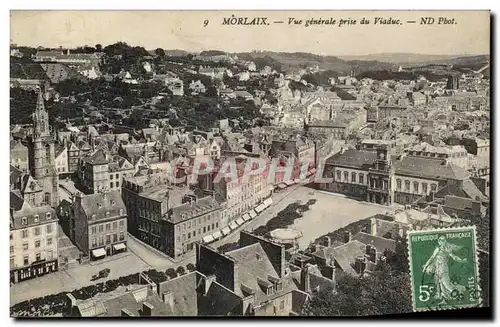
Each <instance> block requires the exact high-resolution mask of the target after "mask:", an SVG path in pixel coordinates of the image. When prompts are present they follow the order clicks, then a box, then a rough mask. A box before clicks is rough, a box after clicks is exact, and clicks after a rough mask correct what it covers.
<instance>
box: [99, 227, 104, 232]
mask: <svg viewBox="0 0 500 327" xmlns="http://www.w3.org/2000/svg"><path fill="white" fill-rule="evenodd" d="M103 231H104V226H103V225H99V233H102V232H103Z"/></svg>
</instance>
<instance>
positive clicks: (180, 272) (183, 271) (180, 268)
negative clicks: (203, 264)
mask: <svg viewBox="0 0 500 327" xmlns="http://www.w3.org/2000/svg"><path fill="white" fill-rule="evenodd" d="M176 272H177V274H178V275H181V276H182V275H184V274H185V273H186V269H184V267H183V266H179V267H177V270H176Z"/></svg>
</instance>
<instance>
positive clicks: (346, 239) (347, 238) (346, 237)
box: [344, 231, 351, 243]
mask: <svg viewBox="0 0 500 327" xmlns="http://www.w3.org/2000/svg"><path fill="white" fill-rule="evenodd" d="M350 241H351V232H350V231H345V232H344V243H349V242H350Z"/></svg>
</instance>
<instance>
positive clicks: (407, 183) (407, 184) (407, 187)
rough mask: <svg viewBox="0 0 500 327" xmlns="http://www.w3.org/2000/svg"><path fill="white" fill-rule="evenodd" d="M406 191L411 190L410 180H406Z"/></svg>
mask: <svg viewBox="0 0 500 327" xmlns="http://www.w3.org/2000/svg"><path fill="white" fill-rule="evenodd" d="M405 192H410V181H405Z"/></svg>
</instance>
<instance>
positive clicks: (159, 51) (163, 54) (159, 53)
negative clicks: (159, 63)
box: [155, 48, 165, 57]
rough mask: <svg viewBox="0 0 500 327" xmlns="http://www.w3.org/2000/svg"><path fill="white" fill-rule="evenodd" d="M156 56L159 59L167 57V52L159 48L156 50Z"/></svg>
mask: <svg viewBox="0 0 500 327" xmlns="http://www.w3.org/2000/svg"><path fill="white" fill-rule="evenodd" d="M155 54H156V55H157V56H158V57H165V50H163V49H162V48H158V49H156V50H155Z"/></svg>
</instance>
